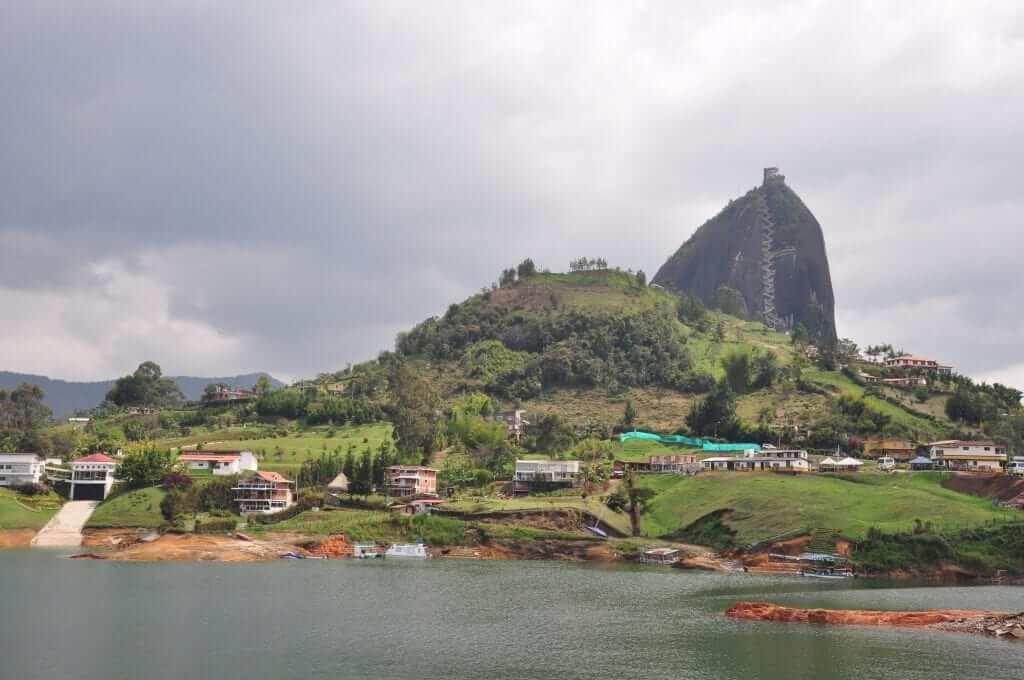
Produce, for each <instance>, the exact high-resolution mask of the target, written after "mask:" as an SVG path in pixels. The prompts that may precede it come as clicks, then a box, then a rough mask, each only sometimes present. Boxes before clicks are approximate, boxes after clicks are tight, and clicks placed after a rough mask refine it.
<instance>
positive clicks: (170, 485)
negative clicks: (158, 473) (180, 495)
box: [160, 470, 192, 490]
mask: <svg viewBox="0 0 1024 680" xmlns="http://www.w3.org/2000/svg"><path fill="white" fill-rule="evenodd" d="M160 485H161V486H163V487H164V488H165V489H179V490H181V489H187V488H188V487H190V486H192V478H191V477H189V476H188V475H186V474H185V473H183V472H178V471H176V470H172V471H170V472H168V473H167V474H165V475H164V477H163V479H162V480H160Z"/></svg>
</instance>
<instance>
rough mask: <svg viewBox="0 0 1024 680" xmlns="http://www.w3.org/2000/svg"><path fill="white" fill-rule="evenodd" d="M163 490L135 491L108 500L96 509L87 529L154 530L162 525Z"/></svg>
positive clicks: (153, 488)
mask: <svg viewBox="0 0 1024 680" xmlns="http://www.w3.org/2000/svg"><path fill="white" fill-rule="evenodd" d="M164 495H165V492H164V490H163V489H158V488H156V487H151V488H148V489H136V490H135V491H127V492H125V493H122V494H119V495H117V496H114V497H113V498H108V499H107V500H105V501H104V502H103V503H101V504H100V506H99V507H98V508H96V512H94V513H93V514H92V517H90V518H89V521H88V522H87V523H86V525H85V526H86V528H88V529H118V528H122V527H147V528H151V529H155V528H157V527H158V526H160V525H161V524H163V523H164V517H163V515H161V514H160V501H162V500H163V498H164Z"/></svg>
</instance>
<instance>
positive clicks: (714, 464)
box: [700, 449, 811, 472]
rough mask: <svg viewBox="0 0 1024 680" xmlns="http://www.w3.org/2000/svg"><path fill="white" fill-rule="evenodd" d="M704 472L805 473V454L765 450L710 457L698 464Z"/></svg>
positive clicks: (807, 468)
mask: <svg viewBox="0 0 1024 680" xmlns="http://www.w3.org/2000/svg"><path fill="white" fill-rule="evenodd" d="M700 464H701V468H703V469H704V471H706V472H714V471H729V472H756V471H775V472H807V471H808V470H810V469H811V466H810V463H808V462H807V452H806V451H801V450H797V449H765V450H763V451H758V452H751V453H747V454H745V455H743V456H712V457H711V458H705V459H704V460H702V461H701V462H700Z"/></svg>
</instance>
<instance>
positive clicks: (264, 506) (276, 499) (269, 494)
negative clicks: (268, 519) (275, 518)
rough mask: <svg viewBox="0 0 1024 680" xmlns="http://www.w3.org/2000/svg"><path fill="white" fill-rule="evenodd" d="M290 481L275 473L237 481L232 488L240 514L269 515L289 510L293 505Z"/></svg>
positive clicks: (258, 473) (259, 474)
mask: <svg viewBox="0 0 1024 680" xmlns="http://www.w3.org/2000/svg"><path fill="white" fill-rule="evenodd" d="M294 484H295V482H293V481H292V480H290V479H288V478H287V477H284V476H282V475H281V474H280V473H277V472H256V473H254V474H253V475H251V476H249V477H246V478H245V479H242V480H239V482H238V485H237V486H234V487H232V489H231V491H232V492H233V493H234V496H235V504H236V505H237V506H238V511H239V512H240V513H242V514H243V515H244V514H248V513H260V514H264V515H267V514H270V513H274V512H280V511H281V510H285V509H287V508H290V507H291V506H292V505H293V504H294V503H295V496H294V494H293V493H292V486H293V485H294Z"/></svg>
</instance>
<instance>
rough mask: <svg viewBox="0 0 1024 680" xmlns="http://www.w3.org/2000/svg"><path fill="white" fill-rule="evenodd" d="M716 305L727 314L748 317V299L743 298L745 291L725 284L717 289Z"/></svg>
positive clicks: (742, 317)
mask: <svg viewBox="0 0 1024 680" xmlns="http://www.w3.org/2000/svg"><path fill="white" fill-rule="evenodd" d="M715 307H717V308H718V309H720V310H721V311H723V312H725V313H726V314H731V315H732V316H738V317H739V318H741V319H745V318H747V301H746V300H745V299H744V298H743V293H741V292H739V291H738V290H736V289H735V288H730V287H729V286H726V285H724V284H723V285H721V286H719V287H718V290H716V291H715Z"/></svg>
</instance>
